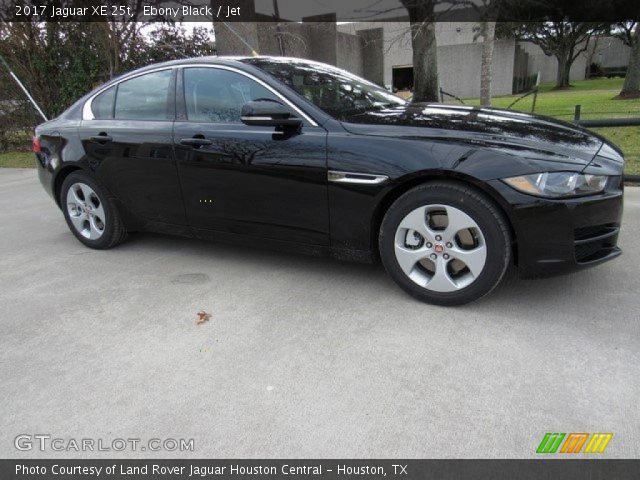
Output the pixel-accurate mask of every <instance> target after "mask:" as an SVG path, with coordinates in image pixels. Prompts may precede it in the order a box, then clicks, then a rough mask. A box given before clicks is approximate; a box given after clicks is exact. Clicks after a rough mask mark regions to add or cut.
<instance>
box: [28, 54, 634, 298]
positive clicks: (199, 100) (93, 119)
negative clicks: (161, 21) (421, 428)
mask: <svg viewBox="0 0 640 480" xmlns="http://www.w3.org/2000/svg"><path fill="white" fill-rule="evenodd" d="M33 148H34V151H35V152H36V155H37V158H38V162H37V163H38V171H39V176H40V180H41V182H42V184H43V185H44V187H45V189H46V190H47V191H48V192H49V193H50V194H51V196H52V197H53V198H54V199H55V201H56V202H57V204H58V205H59V207H60V208H61V209H62V212H63V213H64V216H65V219H66V221H67V223H68V225H69V228H70V229H71V231H72V232H73V234H74V235H75V236H76V237H77V238H78V240H80V241H81V242H82V243H84V244H85V245H87V246H88V247H91V248H109V247H112V246H114V245H116V244H118V243H119V242H121V241H122V240H124V239H125V237H126V236H127V232H130V231H139V230H148V231H156V232H167V233H176V234H181V235H189V236H195V237H200V238H208V239H214V240H221V241H229V242H233V243H242V244H245V243H258V244H260V245H266V246H270V247H274V248H281V249H287V250H292V251H302V252H307V253H313V254H319V255H328V256H332V257H337V258H344V259H351V260H360V261H375V260H377V259H380V260H381V261H382V263H383V264H384V266H385V268H386V270H387V271H388V273H389V274H390V275H391V276H392V277H393V279H394V280H395V281H396V282H397V283H398V284H399V285H400V286H401V287H402V288H403V289H404V290H406V291H407V292H408V293H410V294H412V295H414V296H415V297H417V298H419V299H422V300H424V301H427V302H431V303H436V304H443V305H453V304H461V303H466V302H469V301H472V300H475V299H477V298H479V297H481V296H483V295H485V294H487V293H488V292H490V291H491V290H492V289H493V288H494V287H495V286H496V285H497V284H498V282H499V281H500V279H501V278H502V276H503V275H504V272H505V270H506V268H507V266H508V265H509V264H510V263H515V264H516V265H517V267H518V269H519V271H520V274H521V275H522V276H525V277H530V276H542V275H547V274H553V273H558V272H561V271H566V270H570V269H575V268H580V267H586V266H592V265H595V264H598V263H601V262H603V261H606V260H610V259H612V258H614V257H616V256H618V255H619V254H620V253H621V251H620V249H619V248H618V247H617V245H616V242H617V238H618V232H619V228H620V219H621V215H622V199H623V183H622V171H623V163H624V160H623V157H622V154H621V152H620V150H619V149H617V148H616V147H614V146H613V145H611V144H609V143H607V142H606V141H604V140H603V139H602V138H600V137H599V136H597V135H595V134H593V133H590V132H589V131H587V130H584V129H582V128H579V127H576V126H574V125H571V124H568V123H563V122H559V121H556V120H553V119H549V118H544V117H538V116H533V115H528V114H524V113H518V112H513V111H505V110H496V109H488V108H479V107H472V106H464V105H461V106H451V105H440V104H425V103H406V102H405V101H404V100H402V99H400V98H398V97H396V96H394V95H392V94H390V93H389V92H387V91H386V90H384V89H383V88H380V87H378V86H376V85H374V84H372V83H370V82H368V81H366V80H364V79H361V78H359V77H357V76H354V75H352V74H350V73H347V72H345V71H343V70H340V69H338V68H335V67H332V66H329V65H325V64H321V63H317V62H312V61H309V60H302V59H294V58H278V57H252V58H244V57H243V58H240V57H229V58H225V57H207V58H197V59H189V60H179V61H172V62H167V63H162V64H158V65H152V66H148V67H145V68H142V69H140V70H136V71H134V72H131V73H128V74H125V75H123V76H121V77H120V78H116V79H114V80H112V81H110V82H109V83H106V84H105V85H103V86H101V87H99V88H97V89H96V90H94V91H92V92H91V93H89V94H87V95H86V96H84V97H83V98H81V99H80V100H79V101H78V102H76V103H75V104H74V105H73V106H71V107H70V108H69V109H68V110H67V111H65V112H64V113H63V114H62V115H60V116H59V117H58V118H56V119H54V120H51V121H49V122H46V123H44V124H42V125H40V126H39V127H37V129H36V135H35V137H34V141H33Z"/></svg>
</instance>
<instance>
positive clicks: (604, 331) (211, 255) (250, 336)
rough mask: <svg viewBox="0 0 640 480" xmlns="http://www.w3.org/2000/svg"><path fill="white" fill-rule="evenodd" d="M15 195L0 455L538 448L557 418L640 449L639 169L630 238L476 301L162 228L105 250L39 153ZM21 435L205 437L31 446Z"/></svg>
mask: <svg viewBox="0 0 640 480" xmlns="http://www.w3.org/2000/svg"><path fill="white" fill-rule="evenodd" d="M0 206H1V208H0V252H2V254H1V255H0V285H1V288H0V309H1V310H0V322H1V323H0V380H1V382H0V383H1V385H2V386H1V388H0V411H1V413H2V415H1V418H2V428H1V431H2V435H0V457H1V458H7V457H8V458H30V457H41V458H63V457H93V458H110V457H117V458H129V457H131V458H133V457H141V456H151V457H157V458H161V457H174V458H181V457H202V458H204V457H219V458H242V457H243V458H251V457H253V458H261V457H277V458H301V457H302V458H304V457H315V458H323V457H324V458H328V457H331V458H351V457H370V458H380V457H385V458H388V457H399V458H425V457H428V458H433V457H437V458H449V457H466V458H478V457H482V458H484V457H495V458H503V457H508V458H521V457H535V456H536V454H535V449H536V447H537V446H538V444H539V443H540V441H541V440H542V438H543V436H544V434H545V433H546V432H611V433H613V438H612V440H611V441H610V443H609V445H608V447H607V450H606V452H605V453H604V454H602V455H600V456H601V457H606V458H622V457H639V456H640V408H638V405H639V399H640V381H639V380H638V379H639V378H640V377H639V375H640V374H639V372H640V368H639V367H640V323H639V319H640V296H639V292H640V264H639V262H638V258H639V255H640V188H633V187H630V188H628V189H627V191H626V198H625V213H624V224H623V229H622V233H621V237H620V246H621V247H622V249H623V250H624V254H623V256H622V257H620V258H618V259H616V260H614V261H612V262H609V263H607V264H604V265H601V266H599V267H596V268H593V269H590V270H585V271H581V272H577V273H574V274H571V275H567V276H562V277H557V278H551V279H546V280H526V281H525V280H520V279H518V278H517V276H516V275H515V274H514V272H513V271H510V272H509V273H508V276H507V278H506V279H505V281H503V283H502V284H501V285H500V286H499V287H498V288H497V289H496V290H495V291H494V292H493V293H492V294H490V295H489V296H487V297H485V298H484V299H482V300H480V301H478V302H476V303H472V304H470V305H467V306H464V307H458V308H445V307H437V306H430V305H426V304H423V303H420V302H418V301H417V300H414V299H413V298H411V297H409V296H407V295H406V294H405V293H404V292H403V291H401V290H400V289H399V288H398V287H396V286H395V284H394V283H393V282H392V280H391V279H390V278H389V277H388V276H387V275H386V274H385V272H384V270H383V268H382V267H381V266H379V265H361V264H353V263H341V262H338V261H333V260H326V259H319V258H313V257H306V256H301V255H297V254H292V255H287V254H285V253H274V252H271V251H269V250H262V249H252V248H245V247H239V246H232V245H222V244H214V243H206V242H201V241H196V240H191V239H185V238H175V237H165V236H160V235H152V234H137V235H135V236H133V237H132V238H130V239H129V240H128V241H127V242H126V243H124V244H123V245H121V246H119V247H117V248H115V249H112V250H107V251H93V250H90V249H88V248H86V247H84V246H83V245H82V244H80V242H78V241H77V240H76V239H75V238H74V237H73V235H72V234H71V233H70V232H69V230H68V229H67V226H66V224H65V222H64V218H63V216H62V213H61V212H60V210H59V209H58V208H57V207H56V205H55V204H54V203H53V201H52V200H51V199H50V198H49V197H48V196H47V195H46V193H45V192H44V190H43V189H42V188H41V186H40V184H39V182H38V180H37V178H36V172H35V171H34V170H31V169H25V170H17V169H16V170H14V169H0ZM200 310H205V311H207V312H209V313H210V314H211V318H210V320H209V321H207V322H205V323H202V324H200V325H198V324H197V323H196V320H197V318H198V317H197V315H196V313H197V312H198V311H200ZM21 434H24V435H35V434H45V435H50V436H51V437H53V438H60V439H62V440H63V441H62V442H59V443H58V446H67V447H68V445H69V442H70V440H74V439H83V438H89V439H96V440H98V439H102V441H103V442H104V443H103V445H107V446H109V445H111V446H112V445H113V443H112V441H113V439H117V438H124V439H127V438H134V439H137V438H139V439H141V440H142V442H143V444H144V442H146V440H148V439H151V438H159V439H193V450H192V451H185V452H180V451H173V452H170V453H167V452H163V451H160V452H150V451H145V452H142V451H140V450H136V451H131V450H129V449H127V450H125V451H122V452H118V451H114V450H113V449H112V450H111V451H101V452H96V451H93V452H91V451H84V452H76V451H75V450H73V449H71V450H67V449H65V451H51V450H48V451H44V452H41V451H39V450H38V449H37V448H36V446H37V445H35V444H34V446H33V448H32V449H31V450H27V451H21V450H18V449H16V447H15V445H14V443H15V437H16V436H18V435H21ZM31 438H33V437H31ZM577 456H578V457H580V456H582V455H577ZM586 456H588V455H586Z"/></svg>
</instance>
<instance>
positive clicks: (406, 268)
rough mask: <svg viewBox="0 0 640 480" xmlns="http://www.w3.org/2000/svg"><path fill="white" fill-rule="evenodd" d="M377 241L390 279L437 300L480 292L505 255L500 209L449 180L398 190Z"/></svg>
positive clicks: (451, 301)
mask: <svg viewBox="0 0 640 480" xmlns="http://www.w3.org/2000/svg"><path fill="white" fill-rule="evenodd" d="M379 247H380V256H381V258H382V263H383V264H384V266H385V268H386V270H387V272H388V273H389V274H390V275H391V277H393V279H394V280H395V281H396V283H398V284H399V285H400V286H401V287H402V288H403V289H404V290H406V291H407V292H408V293H410V294H411V295H413V296H414V297H417V298H419V299H420V300H423V301H426V302H428V303H434V304H439V305H460V304H463V303H468V302H471V301H473V300H476V299H478V298H480V297H482V296H483V295H486V294H487V293H489V292H490V291H491V290H493V288H494V287H495V286H496V285H497V284H498V283H499V282H500V280H501V279H502V277H503V275H504V273H505V271H506V269H507V266H508V265H509V262H510V259H511V238H510V233H509V228H508V226H507V222H506V220H505V218H504V216H503V215H502V213H501V212H500V211H499V210H498V209H497V208H496V206H495V205H494V204H493V203H492V202H491V201H490V200H489V199H488V198H486V197H485V196H484V195H483V194H481V193H479V192H477V191H476V190H475V189H472V188H470V187H467V186H465V185H462V184H457V183H449V182H433V183H426V184H424V185H420V186H418V187H415V188H413V189H411V190H409V191H408V192H406V193H405V194H403V195H402V196H400V197H399V198H398V199H397V200H396V201H395V202H394V203H393V204H392V205H391V207H390V208H389V210H388V211H387V213H386V215H385V217H384V219H383V220H382V225H381V227H380V236H379Z"/></svg>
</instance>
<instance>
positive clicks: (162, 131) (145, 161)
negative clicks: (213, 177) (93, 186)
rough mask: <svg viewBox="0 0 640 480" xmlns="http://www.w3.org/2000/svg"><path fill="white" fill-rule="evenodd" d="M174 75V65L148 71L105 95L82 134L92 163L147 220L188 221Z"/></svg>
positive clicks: (117, 194) (102, 178) (112, 188)
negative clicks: (178, 156)
mask: <svg viewBox="0 0 640 480" xmlns="http://www.w3.org/2000/svg"><path fill="white" fill-rule="evenodd" d="M175 75H176V70H175V69H172V68H166V69H162V70H158V71H154V72H149V73H145V74H141V75H138V76H135V77H133V78H130V79H127V80H124V81H122V82H120V83H118V84H117V85H114V86H113V87H111V88H109V89H108V90H105V91H104V92H102V93H100V94H99V95H98V96H97V97H95V98H94V99H93V101H92V103H91V105H90V111H88V112H87V111H86V110H87V109H85V115H84V117H85V119H84V120H83V121H82V124H81V127H80V129H79V134H80V137H81V141H82V144H83V146H84V150H85V153H86V157H87V161H88V163H89V167H90V168H91V169H92V170H93V171H94V172H95V174H96V178H97V179H98V180H99V181H100V182H101V183H102V184H104V185H105V187H106V188H107V189H108V190H109V191H110V192H111V193H112V194H113V195H114V196H115V197H116V198H117V199H118V200H120V201H121V202H122V203H123V205H124V206H125V208H126V209H128V210H129V211H130V212H132V213H133V214H135V215H136V216H137V217H139V218H140V219H142V220H146V221H150V222H160V223H166V224H174V225H185V224H186V218H185V213H184V204H183V201H182V194H181V191H180V182H179V180H178V173H177V169H176V165H175V158H174V155H173V138H172V133H173V121H174V118H175ZM87 116H89V117H93V118H87Z"/></svg>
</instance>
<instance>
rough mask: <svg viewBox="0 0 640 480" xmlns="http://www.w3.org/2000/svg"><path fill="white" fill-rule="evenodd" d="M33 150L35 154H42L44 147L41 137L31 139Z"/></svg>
mask: <svg viewBox="0 0 640 480" xmlns="http://www.w3.org/2000/svg"><path fill="white" fill-rule="evenodd" d="M31 149H32V150H33V151H34V152H35V153H40V152H41V151H42V147H41V146H40V138H39V137H33V138H32V139H31Z"/></svg>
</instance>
